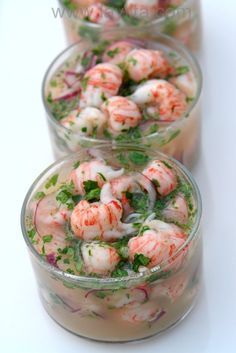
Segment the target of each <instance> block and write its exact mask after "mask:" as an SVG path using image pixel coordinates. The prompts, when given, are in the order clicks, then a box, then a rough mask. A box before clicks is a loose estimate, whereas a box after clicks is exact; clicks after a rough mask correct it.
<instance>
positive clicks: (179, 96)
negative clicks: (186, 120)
mask: <svg viewBox="0 0 236 353" xmlns="http://www.w3.org/2000/svg"><path fill="white" fill-rule="evenodd" d="M129 98H130V99H131V100H132V101H133V102H135V103H136V104H137V105H138V106H140V107H143V108H145V107H146V108H147V111H146V113H147V115H149V116H150V117H153V116H156V117H158V119H159V120H161V121H165V122H172V121H176V120H178V119H179V118H180V117H181V116H182V115H183V114H184V113H185V112H186V109H187V101H186V95H185V94H184V93H183V92H181V91H180V90H179V89H178V88H176V87H175V86H174V85H173V84H171V83H169V82H168V81H165V80H149V81H147V82H145V83H143V84H141V85H140V86H139V87H137V89H136V91H135V92H134V93H133V94H132V95H131V96H130V97H129Z"/></svg>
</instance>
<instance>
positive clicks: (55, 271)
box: [21, 145, 202, 342]
mask: <svg viewBox="0 0 236 353" xmlns="http://www.w3.org/2000/svg"><path fill="white" fill-rule="evenodd" d="M134 152H135V153H141V154H142V153H143V154H144V153H145V155H146V156H148V157H149V158H150V159H161V160H165V161H166V163H168V164H169V165H171V166H172V167H173V168H175V171H176V172H177V174H178V175H179V177H181V178H182V180H184V182H185V183H186V185H188V187H189V188H191V192H192V200H193V205H194V209H195V212H194V221H193V222H191V228H190V231H189V233H188V237H187V240H186V241H185V243H184V244H183V245H182V246H181V248H179V249H178V250H177V251H174V252H173V253H172V255H171V256H170V258H169V259H168V261H165V262H163V263H161V264H159V265H158V266H155V267H153V268H151V269H147V268H146V270H145V271H141V272H139V273H136V274H132V275H128V276H126V277H117V278H111V277H102V278H97V277H92V276H91V277H89V276H87V277H86V276H77V275H75V274H72V273H67V272H64V271H62V270H60V269H59V268H58V267H56V266H55V264H54V263H53V261H52V259H48V258H47V259H46V258H45V256H43V255H40V254H39V253H38V251H37V250H36V249H35V247H34V244H33V242H32V236H31V235H32V234H31V235H30V232H29V229H30V228H31V225H32V224H35V214H36V209H37V207H38V203H37V202H40V201H37V202H36V201H35V195H38V193H39V192H40V193H42V191H43V190H44V192H45V193H47V192H48V189H47V187H48V181H49V180H51V181H52V176H53V175H55V174H56V175H57V176H58V180H57V183H61V182H64V181H65V180H66V179H67V177H68V175H69V172H70V171H71V169H72V168H73V165H74V163H75V162H76V163H77V162H78V161H79V162H83V161H85V160H86V161H87V160H88V159H93V158H94V157H93V156H98V155H99V158H104V159H105V160H106V161H108V162H110V163H111V165H116V166H117V167H118V166H119V165H121V160H122V161H124V158H126V166H125V168H129V169H132V170H135V171H138V170H140V168H143V167H145V163H147V161H143V163H142V166H140V165H139V166H138V165H137V164H135V163H134V162H133V161H132V159H129V157H130V153H132V154H133V153H134ZM121 154H122V156H123V158H122V159H121V158H120V156H121ZM127 160H129V164H128V165H127ZM122 166H124V165H123V164H122ZM45 183H46V185H47V187H46V188H45ZM51 187H52V188H54V187H56V186H55V183H53V185H51ZM201 212H202V210H201V197H200V194H199V190H198V187H197V185H196V183H195V181H194V180H193V178H192V176H191V175H190V174H189V172H188V171H187V170H186V169H185V168H184V167H183V166H181V164H179V163H178V162H177V161H175V160H173V159H170V158H168V157H167V156H165V155H163V154H162V153H159V152H156V151H153V150H150V149H143V148H137V147H132V146H130V145H124V146H122V147H121V146H119V147H118V146H116V147H113V146H112V145H107V146H101V147H99V148H97V149H96V151H95V150H93V149H91V150H89V149H84V150H81V151H80V152H77V153H75V154H72V155H70V156H67V157H65V158H64V159H61V160H60V161H58V162H56V163H54V164H53V165H52V166H50V167H49V168H48V169H46V170H45V171H44V172H43V173H42V174H41V175H40V176H39V177H38V178H37V180H36V181H35V182H34V183H33V185H32V186H31V188H30V190H29V191H28V193H27V196H26V198H25V201H24V204H23V208H22V218H21V224H22V232H23V236H24V240H25V242H26V244H27V247H28V251H29V254H30V258H31V262H32V265H33V268H34V272H35V277H36V280H37V284H38V290H39V295H40V298H41V301H42V303H43V306H44V308H45V309H46V311H47V312H48V314H49V315H50V316H51V317H52V318H53V319H54V320H55V321H56V322H58V323H59V324H60V325H61V326H62V327H64V328H66V329H67V330H69V331H71V332H73V333H75V334H76V335H79V336H83V337H86V338H90V339H93V340H99V341H107V342H125V341H133V340H139V339H143V338H147V337H150V336H153V335H156V334H158V333H160V332H162V331H165V330H166V329H168V328H170V327H172V326H173V325H175V324H176V323H177V322H180V321H181V320H182V319H183V318H184V317H185V316H186V315H187V313H189V312H190V311H191V309H192V308H193V306H194V304H195V302H196V298H197V294H198V292H199V287H200V282H201V281H200V280H201V264H202V236H201V232H200V220H201ZM170 264H171V265H170Z"/></svg>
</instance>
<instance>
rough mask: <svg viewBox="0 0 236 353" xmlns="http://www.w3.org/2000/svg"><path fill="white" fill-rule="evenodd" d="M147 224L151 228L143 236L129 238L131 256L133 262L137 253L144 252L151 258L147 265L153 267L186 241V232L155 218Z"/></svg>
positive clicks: (166, 258)
mask: <svg viewBox="0 0 236 353" xmlns="http://www.w3.org/2000/svg"><path fill="white" fill-rule="evenodd" d="M145 225H146V226H148V227H149V228H150V229H149V230H146V231H145V232H144V233H143V235H142V236H137V237H134V238H131V239H130V240H129V243H128V247H129V256H130V260H131V261H132V262H133V261H134V258H135V254H143V255H144V256H146V257H148V258H149V259H150V262H149V264H148V266H147V267H148V268H152V267H154V266H157V265H158V264H161V263H162V262H165V261H167V260H168V259H169V258H171V257H172V256H173V255H174V253H175V252H176V251H177V250H178V249H179V248H180V247H181V246H182V245H183V244H184V243H185V241H186V235H185V234H184V232H183V231H182V230H181V229H180V228H178V227H177V226H175V225H174V224H168V223H164V222H161V221H157V220H154V221H150V222H148V223H146V224H145ZM183 255H184V254H183ZM174 260H175V259H174ZM181 260H182V258H181ZM171 262H172V261H171ZM179 264H180V262H179ZM171 265H172V263H171ZM174 265H176V264H175V263H174Z"/></svg>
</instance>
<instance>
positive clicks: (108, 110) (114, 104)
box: [101, 97, 142, 135]
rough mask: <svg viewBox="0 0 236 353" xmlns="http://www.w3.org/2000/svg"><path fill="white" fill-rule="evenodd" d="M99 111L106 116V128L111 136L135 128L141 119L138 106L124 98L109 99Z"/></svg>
mask: <svg viewBox="0 0 236 353" xmlns="http://www.w3.org/2000/svg"><path fill="white" fill-rule="evenodd" d="M101 109H102V111H103V112H104V114H105V115H106V116H107V120H108V128H109V131H110V132H111V133H112V134H113V135H119V134H120V133H121V132H122V131H125V130H128V129H129V128H131V127H135V126H137V125H138V124H139V122H140V121H141V119H142V115H141V113H140V111H139V108H138V106H137V105H136V104H135V103H134V102H132V101H131V100H129V99H128V98H125V97H112V98H109V99H108V100H107V101H106V102H105V103H104V104H103V105H102V107H101Z"/></svg>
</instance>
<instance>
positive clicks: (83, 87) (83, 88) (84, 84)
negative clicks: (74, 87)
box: [81, 77, 89, 91]
mask: <svg viewBox="0 0 236 353" xmlns="http://www.w3.org/2000/svg"><path fill="white" fill-rule="evenodd" d="M88 81H89V77H83V78H82V80H81V87H82V90H83V91H85V90H86V88H87V85H88Z"/></svg>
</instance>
